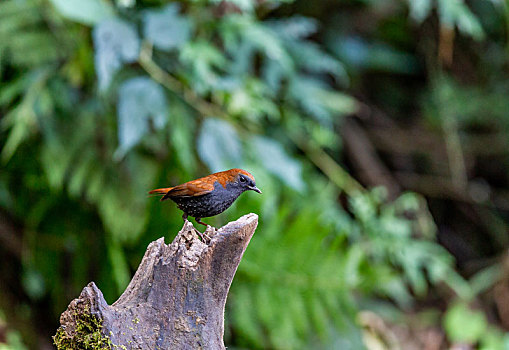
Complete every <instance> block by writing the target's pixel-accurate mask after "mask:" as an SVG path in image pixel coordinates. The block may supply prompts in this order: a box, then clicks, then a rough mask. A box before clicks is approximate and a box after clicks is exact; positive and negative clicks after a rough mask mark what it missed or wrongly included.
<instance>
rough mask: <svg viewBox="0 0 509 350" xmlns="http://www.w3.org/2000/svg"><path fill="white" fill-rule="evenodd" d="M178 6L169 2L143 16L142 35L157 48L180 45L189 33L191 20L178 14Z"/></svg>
mask: <svg viewBox="0 0 509 350" xmlns="http://www.w3.org/2000/svg"><path fill="white" fill-rule="evenodd" d="M179 9H180V8H179V6H178V4H176V3H173V4H169V5H167V6H166V7H164V8H162V9H161V10H157V11H147V12H146V13H145V14H144V16H143V23H144V27H143V29H144V35H145V39H148V40H149V41H150V42H152V43H153V44H154V46H155V47H157V48H158V49H161V50H164V51H169V50H172V49H175V48H178V47H180V46H182V45H183V44H184V43H186V42H187V41H188V39H189V36H190V35H191V22H190V21H189V19H188V18H187V17H183V16H181V15H179Z"/></svg>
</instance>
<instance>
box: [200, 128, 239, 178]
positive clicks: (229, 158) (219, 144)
mask: <svg viewBox="0 0 509 350" xmlns="http://www.w3.org/2000/svg"><path fill="white" fill-rule="evenodd" d="M198 154H199V155H200V158H201V159H202V160H203V162H204V163H205V164H207V166H208V167H209V169H210V170H212V171H214V172H216V171H221V170H226V169H229V168H234V167H238V166H239V164H240V163H241V161H242V148H241V145H240V141H239V137H238V135H237V132H236V131H235V129H234V128H233V126H231V124H230V123H228V122H226V121H224V120H220V119H216V118H208V119H206V120H205V122H204V123H203V125H202V127H201V130H200V135H199V136H198Z"/></svg>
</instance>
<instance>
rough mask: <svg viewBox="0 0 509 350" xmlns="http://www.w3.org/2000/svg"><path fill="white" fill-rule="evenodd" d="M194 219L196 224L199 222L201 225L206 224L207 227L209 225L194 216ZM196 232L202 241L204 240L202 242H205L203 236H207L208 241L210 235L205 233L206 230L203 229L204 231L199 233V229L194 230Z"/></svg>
mask: <svg viewBox="0 0 509 350" xmlns="http://www.w3.org/2000/svg"><path fill="white" fill-rule="evenodd" d="M195 220H196V222H197V223H198V224H201V225H204V226H207V229H208V228H209V225H207V224H206V223H204V222H202V221H201V218H195ZM196 232H198V234H199V235H200V237H201V239H202V241H204V242H205V238H207V240H208V241H209V242H210V237H209V236H207V234H206V232H207V230H205V232H204V233H201V232H200V231H198V230H196Z"/></svg>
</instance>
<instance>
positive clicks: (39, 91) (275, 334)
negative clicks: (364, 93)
mask: <svg viewBox="0 0 509 350" xmlns="http://www.w3.org/2000/svg"><path fill="white" fill-rule="evenodd" d="M49 3H50V4H52V7H50V8H48V7H47V4H49ZM113 3H114V2H113V1H112V2H105V1H85V2H79V1H61V0H51V1H49V2H44V1H37V0H26V1H15V0H5V1H3V2H1V3H0V39H1V40H0V53H1V54H2V57H1V59H0V74H5V75H6V77H7V78H6V79H5V81H4V80H2V83H1V85H0V111H1V112H2V113H4V116H3V117H2V119H1V120H0V126H1V128H0V133H1V135H2V141H1V143H0V147H1V162H2V172H0V207H1V208H2V209H3V210H5V211H7V212H8V213H9V214H10V215H11V216H12V217H13V218H15V219H17V220H19V221H20V222H22V223H23V225H24V229H25V236H26V237H25V238H24V239H25V240H26V250H27V253H26V256H25V257H24V260H23V269H24V271H23V277H22V281H23V282H22V283H23V287H24V292H25V294H26V295H27V296H28V297H29V298H31V299H32V300H42V299H44V298H46V299H45V300H50V301H51V303H52V304H51V305H52V307H53V310H52V311H53V312H54V317H53V318H54V319H56V318H57V317H56V315H58V314H60V312H61V311H62V310H63V308H64V307H65V305H66V303H67V302H68V301H69V300H70V299H71V298H73V297H75V296H76V295H77V293H78V292H79V290H80V289H81V288H82V286H83V285H84V284H85V283H86V282H88V280H89V279H91V278H93V279H96V280H97V282H98V285H99V286H100V287H101V289H102V290H103V292H104V294H105V296H106V297H107V299H108V301H110V302H112V301H113V300H115V298H116V297H117V296H118V295H119V293H120V292H121V291H123V289H124V288H125V286H126V285H127V283H128V281H129V278H130V276H131V274H132V272H133V269H134V268H136V266H137V264H138V263H139V260H140V259H141V254H142V253H143V251H144V249H145V247H146V244H147V243H148V242H149V241H151V240H153V239H155V238H158V237H159V236H160V235H162V234H164V233H165V232H168V231H169V232H176V231H177V230H178V228H179V227H180V225H181V218H180V215H178V214H177V213H176V212H172V210H174V209H173V208H171V206H170V208H169V207H168V206H166V205H161V204H160V203H158V202H157V201H156V200H155V199H153V198H149V197H148V196H147V194H146V193H147V191H148V190H150V189H152V188H155V187H157V186H160V185H171V184H176V183H180V182H181V181H185V180H189V179H190V178H194V177H197V176H200V175H205V174H206V173H208V172H209V171H219V170H223V169H225V168H230V167H243V168H246V169H249V171H251V172H252V173H253V174H254V175H255V176H256V178H257V183H258V184H259V186H260V188H261V189H262V191H263V196H260V197H253V196H249V195H245V196H243V197H241V198H240V199H239V200H238V201H237V202H236V203H235V204H234V206H233V208H232V209H230V210H229V211H227V212H226V213H225V214H223V215H221V216H219V217H218V218H211V219H209V220H210V221H209V222H210V223H213V224H215V225H216V226H217V225H220V224H222V223H225V222H226V221H227V220H231V219H236V218H237V217H238V216H240V215H241V214H244V213H246V212H248V211H254V212H257V213H259V214H260V226H259V228H258V231H257V234H256V235H255V237H254V238H253V240H252V242H251V243H250V245H249V248H248V250H247V251H246V254H245V257H244V259H243V261H242V263H241V265H240V267H239V270H238V275H237V277H236V279H235V281H234V284H233V286H232V290H231V295H230V298H229V303H230V304H229V305H228V307H227V310H228V311H227V312H228V314H227V315H226V316H227V321H228V325H229V327H228V329H227V331H228V332H230V334H233V335H234V336H230V337H229V338H227V341H228V342H230V343H232V344H233V345H239V346H244V347H247V348H278V349H283V348H296V349H300V348H311V347H312V348H320V347H323V348H331V347H333V346H336V345H337V344H343V345H342V346H341V348H344V349H347V348H351V349H359V348H361V347H362V339H361V338H362V334H361V331H360V328H359V325H358V324H357V322H356V318H357V314H358V312H359V310H361V309H362V308H364V307H368V306H367V305H369V302H366V301H371V302H372V301H376V300H378V299H389V300H391V301H392V302H393V303H394V305H396V306H395V308H398V309H399V310H405V309H406V308H409V307H411V306H412V305H413V303H414V301H415V300H416V299H418V298H423V297H425V296H426V295H427V293H428V292H429V289H430V288H434V287H435V286H437V285H446V286H448V287H449V288H451V289H452V290H454V292H455V293H456V294H457V295H458V296H460V297H461V298H464V299H465V300H466V299H468V298H470V297H472V296H473V295H475V294H476V293H477V292H478V291H480V290H482V289H483V286H486V285H487V284H489V283H492V282H493V281H494V278H495V277H493V276H495V275H494V274H493V275H490V274H489V273H487V274H485V275H483V276H482V277H483V278H479V279H478V280H476V281H477V282H476V281H473V282H472V287H471V286H470V285H469V284H468V283H467V282H465V281H464V280H463V279H462V278H461V277H460V276H459V275H458V274H457V273H456V272H455V271H454V261H453V259H452V257H451V255H450V254H448V253H447V251H445V249H443V248H442V247H441V246H439V245H438V244H437V243H436V241H435V227H434V223H433V220H432V218H431V217H430V215H429V213H428V212H427V209H426V205H425V203H424V201H423V199H422V198H421V197H419V196H418V195H415V194H412V193H406V194H403V195H401V196H400V197H399V198H397V199H396V200H394V201H388V200H387V198H386V196H385V194H384V191H383V190H382V189H373V190H369V191H368V190H362V189H361V187H360V186H358V185H355V186H353V185H351V179H349V178H346V176H345V173H346V172H345V171H344V170H343V169H342V168H341V167H340V166H339V165H338V164H337V163H335V161H334V160H333V159H338V158H339V157H338V153H339V151H341V140H339V138H338V136H337V130H338V128H340V127H341V120H342V118H343V117H344V116H345V115H348V114H351V113H353V112H355V111H357V110H358V109H359V107H360V106H359V103H358V102H357V101H356V100H355V99H354V98H353V97H352V96H350V95H349V94H348V93H346V92H345V91H344V88H345V87H346V86H347V84H348V82H349V77H348V73H347V68H346V67H347V66H348V69H350V68H351V67H358V68H359V67H360V69H373V68H375V69H381V70H386V71H391V72H397V73H403V74H409V73H412V74H413V73H415V72H416V71H417V70H418V69H417V68H416V67H417V65H418V64H417V63H416V62H417V59H415V57H414V56H413V55H410V54H408V53H406V52H404V50H402V49H400V48H395V47H388V46H384V45H379V44H377V43H369V42H366V41H364V40H361V39H358V38H357V39H358V40H357V39H356V40H351V39H352V38H349V40H344V41H343V38H345V37H344V36H340V38H341V40H340V42H338V41H337V40H336V39H334V40H335V41H334V42H333V43H332V44H331V45H329V46H330V47H331V49H332V51H333V54H331V53H330V52H328V51H327V50H326V49H325V46H324V45H322V44H321V43H319V42H320V40H317V39H316V38H317V37H319V36H320V35H321V33H319V32H318V29H319V24H318V21H316V20H313V19H310V18H306V17H303V16H300V15H299V16H293V17H286V18H279V17H278V15H277V12H274V13H273V15H272V16H265V15H264V13H265V11H268V12H270V11H276V9H278V8H280V6H281V5H284V3H285V1H267V2H259V1H250V0H239V1H231V2H228V3H227V4H228V6H233V10H232V8H227V9H226V10H225V9H224V6H226V4H225V3H224V2H222V1H191V2H182V3H177V2H172V3H170V4H167V3H166V2H165V1H150V2H149V1H138V2H136V6H132V7H130V8H127V9H126V8H125V7H129V6H120V5H118V6H114V5H113ZM117 3H121V2H120V1H118V2H117ZM409 4H410V11H411V16H412V17H413V18H414V19H416V20H418V21H422V20H423V19H424V18H425V17H427V16H428V15H429V14H430V13H431V12H430V11H431V9H432V8H433V6H435V2H433V1H416V2H409ZM436 7H437V9H438V11H439V14H440V19H441V21H442V22H443V23H444V24H445V25H451V26H457V27H458V28H459V29H460V31H462V32H465V33H467V34H469V35H471V36H473V37H475V38H481V37H482V33H483V32H482V29H481V28H480V27H479V24H478V21H477V19H476V17H475V16H474V15H473V14H472V13H471V12H470V10H468V8H467V7H466V6H465V5H464V4H463V2H461V1H459V0H458V1H454V2H452V3H450V4H446V2H445V1H437V2H436ZM281 10H284V8H281ZM62 17H63V18H62ZM74 22H78V23H79V24H76V23H74ZM354 39H355V38H354ZM349 45H350V46H349ZM359 47H360V49H359ZM27 48H30V50H27ZM27 52H29V53H27ZM359 52H360V53H361V54H359ZM352 54H353V55H352ZM355 54H357V56H356V55H355ZM361 56H362V57H361ZM372 56H376V57H372ZM338 57H340V58H341V60H340V59H338ZM343 60H344V61H345V62H343ZM436 84H439V85H440V88H437V89H436V90H437V91H435V89H434V90H433V92H430V93H429V94H428V95H426V96H425V98H424V99H423V104H424V105H425V107H424V108H425V110H426V111H428V112H429V115H438V119H439V120H440V121H442V120H443V119H444V118H443V115H451V114H453V115H454V116H455V118H458V120H461V123H463V121H464V122H465V124H468V122H470V121H473V120H475V117H476V115H478V114H479V112H481V111H482V110H483V109H484V108H485V107H486V106H489V107H490V113H492V114H493V115H494V116H496V117H497V118H498V117H500V119H501V120H502V119H503V118H504V113H505V112H504V111H505V110H506V109H505V102H504V101H505V99H503V100H502V99H501V100H497V99H498V98H499V97H500V96H503V93H502V92H501V93H500V94H485V91H484V90H483V89H481V88H479V89H459V88H458V86H456V85H455V83H453V82H452V81H449V80H444V81H438V80H437V82H436ZM435 93H436V94H437V95H435ZM488 95H489V96H488ZM494 96H496V97H494ZM469 101H470V102H471V104H469V103H468V102H469ZM479 106H481V107H479ZM491 107H493V108H491ZM461 118H463V119H461ZM432 119H433V118H432V117H430V120H432ZM314 149H318V150H319V151H320V152H321V153H318V156H315V155H313V154H310V152H309V150H314ZM327 152H328V153H327ZM329 154H331V155H332V157H329ZM324 155H325V156H326V157H329V158H326V159H330V162H332V165H331V163H330V162H329V163H327V160H326V161H325V162H324V161H322V159H318V160H317V158H319V157H325V156H324ZM324 163H326V164H327V166H326V167H325V170H324V167H322V164H324ZM316 166H318V167H321V171H319V170H318V169H317V167H316ZM4 169H5V171H4ZM330 169H333V170H330ZM334 169H335V170H334ZM338 169H339V170H338ZM322 171H323V172H322ZM338 184H339V185H338ZM345 193H347V194H348V196H347V197H348V198H347V200H346V204H345V205H343V206H341V205H340V204H339V202H338V198H339V196H340V195H344V194H345ZM98 261H100V262H101V263H100V264H99V263H98ZM474 282H475V283H474ZM62 291H67V293H68V294H65V295H62V293H63V292H62ZM465 313H466V311H465V310H464V309H455V308H453V309H451V310H450V311H449V313H448V316H447V321H445V323H446V325H445V327H446V329H447V331H448V333H449V334H450V336H451V338H452V339H460V338H461V339H462V335H461V334H460V335H458V334H457V333H455V332H456V331H457V328H458V327H462V325H458V322H459V321H458V320H460V321H461V319H462V318H463V316H464V314H465ZM458 315H459V316H458ZM87 322H88V321H87ZM477 323H479V324H480V323H481V322H477ZM87 327H88V326H87ZM85 328H86V327H85ZM85 328H84V329H85ZM472 328H475V330H476V331H478V330H479V329H480V328H482V327H480V326H479V325H478V324H474V326H472ZM89 333H90V332H89ZM91 333H92V334H93V335H94V334H95V335H97V334H98V333H97V332H96V328H93V329H91ZM93 337H95V338H94V339H93V340H94V341H95V340H101V338H97V337H96V336H93ZM96 338H97V339H96ZM476 339H477V338H476ZM483 339H486V340H485V341H486V342H488V341H489V339H488V337H485V338H483ZM490 339H492V338H490ZM497 340H499V338H497ZM87 341H89V340H87ZM483 341H484V340H483ZM55 342H56V343H58V344H64V343H65V340H64V338H63V333H62V331H61V330H59V333H58V334H57V336H56V338H55ZM103 343H104V344H105V346H106V345H108V344H107V341H106V340H105V341H104V342H103ZM348 344H350V345H348ZM348 346H349V347H348Z"/></svg>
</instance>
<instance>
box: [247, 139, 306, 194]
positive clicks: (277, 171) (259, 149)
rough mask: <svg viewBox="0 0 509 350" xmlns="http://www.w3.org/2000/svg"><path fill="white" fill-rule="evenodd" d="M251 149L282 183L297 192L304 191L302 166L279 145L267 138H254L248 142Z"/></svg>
mask: <svg viewBox="0 0 509 350" xmlns="http://www.w3.org/2000/svg"><path fill="white" fill-rule="evenodd" d="M250 143H251V149H252V150H253V151H254V152H255V154H256V156H257V158H258V159H259V162H260V163H261V164H263V166H264V167H265V168H266V169H267V170H268V171H270V172H271V173H272V174H274V175H276V176H277V177H279V179H280V180H281V181H282V182H283V183H284V184H288V185H289V186H290V187H293V188H294V189H296V190H298V191H302V190H304V189H305V184H304V181H303V179H302V165H301V164H300V162H299V161H297V160H296V159H293V158H292V157H291V156H289V155H288V153H287V152H286V151H285V150H284V149H283V147H282V146H281V144H279V143H278V142H276V141H274V140H271V139H269V138H267V137H261V136H255V137H253V138H252V139H251V140H250Z"/></svg>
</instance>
